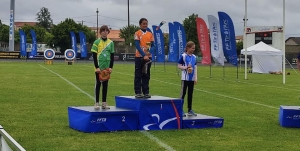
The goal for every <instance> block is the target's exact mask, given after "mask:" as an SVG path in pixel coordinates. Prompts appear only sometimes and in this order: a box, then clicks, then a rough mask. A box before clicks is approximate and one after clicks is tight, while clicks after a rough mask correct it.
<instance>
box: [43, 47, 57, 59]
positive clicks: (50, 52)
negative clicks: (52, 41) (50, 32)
mask: <svg viewBox="0 0 300 151" xmlns="http://www.w3.org/2000/svg"><path fill="white" fill-rule="evenodd" d="M44 57H45V58H46V59H53V58H54V57H55V51H54V50H53V49H46V50H45V51H44Z"/></svg>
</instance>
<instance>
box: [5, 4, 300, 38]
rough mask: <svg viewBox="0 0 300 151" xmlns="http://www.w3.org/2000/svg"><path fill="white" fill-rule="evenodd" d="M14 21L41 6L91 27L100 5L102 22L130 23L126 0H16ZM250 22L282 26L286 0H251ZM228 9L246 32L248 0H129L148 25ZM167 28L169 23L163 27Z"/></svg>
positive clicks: (292, 15)
mask: <svg viewBox="0 0 300 151" xmlns="http://www.w3.org/2000/svg"><path fill="white" fill-rule="evenodd" d="M15 1H16V6H15V9H16V13H15V21H35V18H36V14H37V13H38V12H39V11H40V9H41V8H42V7H46V8H48V9H49V11H50V13H51V17H52V19H53V22H54V24H57V23H59V22H60V21H62V20H64V19H65V18H67V17H70V18H73V19H74V20H75V21H78V22H81V21H82V20H83V24H85V25H87V26H89V27H96V26H97V24H96V23H97V14H96V9H97V8H98V9H99V26H101V25H102V24H107V25H109V26H110V27H111V28H112V29H120V28H122V27H124V26H126V25H127V11H128V9H127V0H15ZM299 6H300V0H286V36H287V37H290V36H299V37H300V28H299V27H300V21H299V19H300V11H299V8H300V7H299ZM9 8H10V0H0V19H1V20H2V22H3V23H5V24H8V23H9ZM247 8H248V19H249V21H248V25H249V26H281V25H282V24H283V22H282V16H283V0H248V7H247ZM218 11H223V12H226V13H227V14H228V15H229V16H230V17H231V18H232V20H233V22H234V25H235V32H236V35H242V34H243V17H244V14H245V0H130V22H131V23H132V24H136V25H138V21H139V19H140V18H142V17H145V18H147V19H148V21H149V25H158V24H159V23H160V22H161V21H162V20H165V21H167V22H172V21H178V22H182V21H183V20H184V18H186V17H188V16H189V15H191V14H193V13H195V14H198V15H199V17H201V18H203V19H204V20H205V21H207V15H215V16H216V17H217V16H218V15H217V12H218ZM162 30H163V32H168V25H167V24H165V25H164V26H163V27H162Z"/></svg>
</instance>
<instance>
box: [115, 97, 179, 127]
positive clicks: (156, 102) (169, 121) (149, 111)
mask: <svg viewBox="0 0 300 151" xmlns="http://www.w3.org/2000/svg"><path fill="white" fill-rule="evenodd" d="M115 100H116V106H117V107H119V108H126V109H131V110H136V111H138V114H139V130H165V129H181V128H182V123H181V121H182V120H181V119H182V114H181V113H182V102H183V101H182V99H179V98H170V97H164V96H152V97H151V98H147V99H145V98H142V99H138V98H135V97H134V96H116V97H115Z"/></svg>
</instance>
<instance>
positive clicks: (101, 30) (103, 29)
mask: <svg viewBox="0 0 300 151" xmlns="http://www.w3.org/2000/svg"><path fill="white" fill-rule="evenodd" d="M103 31H108V33H109V32H110V31H109V28H108V26H107V25H103V26H101V27H100V33H101V32H103Z"/></svg>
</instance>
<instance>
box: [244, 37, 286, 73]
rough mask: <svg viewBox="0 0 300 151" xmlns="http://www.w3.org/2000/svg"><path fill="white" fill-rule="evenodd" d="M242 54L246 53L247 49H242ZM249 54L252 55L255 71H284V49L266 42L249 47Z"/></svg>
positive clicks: (253, 70)
mask: <svg viewBox="0 0 300 151" xmlns="http://www.w3.org/2000/svg"><path fill="white" fill-rule="evenodd" d="M241 54H243V55H244V54H245V49H243V50H241ZM247 55H252V63H253V68H252V72H253V73H269V72H279V71H282V51H281V50H279V49H276V48H273V47H271V46H269V45H267V44H265V43H264V42H259V43H257V44H256V45H253V46H251V47H248V48H247Z"/></svg>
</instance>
